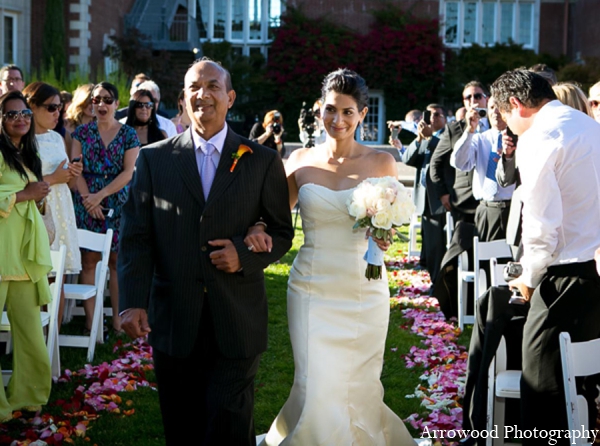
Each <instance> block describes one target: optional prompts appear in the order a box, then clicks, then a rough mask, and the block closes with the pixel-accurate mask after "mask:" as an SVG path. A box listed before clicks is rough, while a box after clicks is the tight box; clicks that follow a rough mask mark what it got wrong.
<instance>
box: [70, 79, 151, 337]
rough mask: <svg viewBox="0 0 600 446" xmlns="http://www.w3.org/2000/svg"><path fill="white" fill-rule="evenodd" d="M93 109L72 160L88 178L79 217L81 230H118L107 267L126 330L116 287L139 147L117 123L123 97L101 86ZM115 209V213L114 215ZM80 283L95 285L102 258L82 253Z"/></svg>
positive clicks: (80, 184) (82, 180)
mask: <svg viewBox="0 0 600 446" xmlns="http://www.w3.org/2000/svg"><path fill="white" fill-rule="evenodd" d="M92 106H93V111H94V115H95V116H96V120H95V121H92V122H90V123H89V124H84V125H81V126H79V127H77V129H76V130H75V132H74V133H73V148H72V150H71V155H72V156H73V157H75V158H77V157H82V161H83V175H81V176H80V177H79V178H78V179H77V192H75V194H74V198H75V216H76V218H77V227H78V228H81V229H87V230H89V231H93V232H99V233H106V231H107V229H112V230H113V242H112V246H111V253H110V258H109V261H108V266H109V269H110V277H111V279H110V282H109V289H110V301H111V305H112V310H113V316H112V326H113V330H114V331H115V332H116V333H117V334H119V333H122V331H121V318H120V317H119V316H118V314H119V310H118V304H119V285H118V282H117V251H118V246H119V226H120V223H121V206H122V205H123V203H125V200H126V199H127V191H128V190H129V187H128V184H129V181H130V180H131V177H132V175H133V168H134V165H135V160H136V159H137V156H138V152H139V149H140V142H139V140H138V137H137V134H136V132H135V130H134V129H133V128H131V127H130V126H128V125H123V124H121V123H120V122H119V121H117V120H116V119H115V112H116V111H117V108H118V107H119V92H118V90H117V88H116V87H115V86H114V85H112V84H110V83H108V82H101V83H99V84H98V85H96V86H94V88H93V89H92ZM111 210H112V212H111ZM81 260H82V271H81V274H80V282H81V283H85V284H93V283H94V280H95V272H96V263H97V262H98V261H99V260H100V253H97V252H91V251H90V252H82V257H81ZM84 311H85V313H86V322H85V323H86V330H89V329H90V328H91V325H92V318H93V317H94V299H88V300H86V301H84Z"/></svg>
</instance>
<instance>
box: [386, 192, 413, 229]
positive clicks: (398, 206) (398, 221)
mask: <svg viewBox="0 0 600 446" xmlns="http://www.w3.org/2000/svg"><path fill="white" fill-rule="evenodd" d="M414 212H415V205H414V204H413V203H412V202H411V201H407V200H405V199H402V200H400V199H397V200H396V201H395V202H394V204H393V205H392V209H391V218H392V222H393V224H394V226H401V225H404V224H406V223H408V222H410V217H411V215H412V214H413V213H414Z"/></svg>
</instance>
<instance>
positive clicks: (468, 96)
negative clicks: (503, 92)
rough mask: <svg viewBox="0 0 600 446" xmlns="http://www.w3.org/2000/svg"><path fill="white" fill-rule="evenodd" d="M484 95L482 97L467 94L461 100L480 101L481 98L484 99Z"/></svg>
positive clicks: (480, 94)
mask: <svg viewBox="0 0 600 446" xmlns="http://www.w3.org/2000/svg"><path fill="white" fill-rule="evenodd" d="M485 97H486V95H484V94H483V93H475V94H468V95H466V96H464V97H463V99H464V100H465V101H470V100H471V98H473V99H475V100H476V101H479V100H481V99H482V98H485Z"/></svg>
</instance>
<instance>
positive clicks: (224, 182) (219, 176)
mask: <svg viewBox="0 0 600 446" xmlns="http://www.w3.org/2000/svg"><path fill="white" fill-rule="evenodd" d="M240 144H241V140H240V137H239V136H238V135H236V134H235V133H234V132H233V131H232V130H231V128H229V129H228V130H227V137H226V138H225V144H224V145H223V151H222V152H221V158H220V159H219V165H218V166H217V172H216V174H215V179H214V180H213V183H212V186H211V187H210V193H209V194H208V198H207V200H206V205H207V206H210V205H212V204H213V203H216V202H217V201H218V199H219V197H220V196H221V195H222V194H223V192H225V190H226V189H227V188H228V187H229V185H230V184H231V182H232V181H233V180H234V179H235V178H236V177H237V176H238V174H239V172H240V170H241V169H242V168H243V167H242V166H243V165H244V162H243V161H242V159H240V161H239V162H238V164H237V166H236V167H235V169H234V170H233V172H230V169H231V165H232V164H233V158H232V155H233V154H234V153H235V152H237V150H238V147H239V146H240ZM246 156H248V155H246Z"/></svg>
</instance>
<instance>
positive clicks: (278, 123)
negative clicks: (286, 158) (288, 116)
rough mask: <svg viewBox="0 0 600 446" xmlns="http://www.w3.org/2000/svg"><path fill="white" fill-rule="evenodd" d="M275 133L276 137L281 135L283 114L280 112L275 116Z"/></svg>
mask: <svg viewBox="0 0 600 446" xmlns="http://www.w3.org/2000/svg"><path fill="white" fill-rule="evenodd" d="M273 133H274V134H275V135H279V134H281V113H279V112H277V113H275V114H273Z"/></svg>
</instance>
